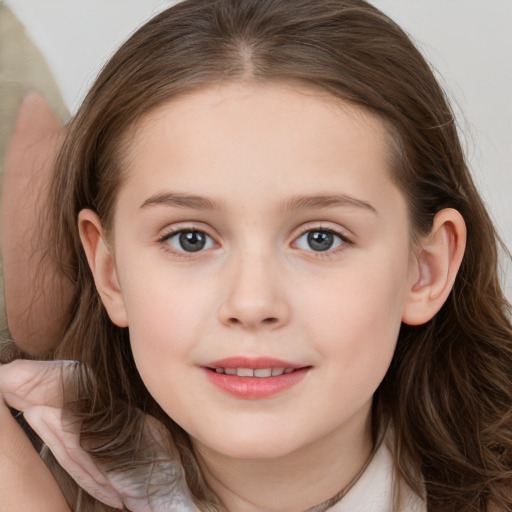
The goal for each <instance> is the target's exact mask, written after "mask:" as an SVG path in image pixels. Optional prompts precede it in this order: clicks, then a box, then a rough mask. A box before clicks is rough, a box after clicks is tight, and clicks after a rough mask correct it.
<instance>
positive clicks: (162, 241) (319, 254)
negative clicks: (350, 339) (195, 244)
mask: <svg viewBox="0 0 512 512" xmlns="http://www.w3.org/2000/svg"><path fill="white" fill-rule="evenodd" d="M314 232H321V233H328V234H331V235H333V236H334V237H337V238H338V239H339V244H338V246H336V247H335V248H334V249H326V250H325V251H315V250H313V249H310V250H308V249H304V250H305V251H306V252H308V253H310V254H311V255H312V256H313V257H315V258H330V257H333V256H335V255H337V254H338V253H339V252H341V251H343V250H344V249H345V248H346V246H347V245H348V246H351V245H353V243H352V242H351V241H350V240H349V239H348V238H347V237H346V235H344V234H342V233H340V232H339V231H337V230H335V229H332V228H330V227H323V226H311V227H308V228H307V229H304V230H303V231H302V232H301V233H300V234H299V235H298V236H297V237H295V238H294V241H293V243H294V244H296V243H297V241H298V240H300V239H301V238H302V237H304V236H305V235H307V234H308V233H314ZM182 233H198V234H201V235H205V236H206V237H208V238H209V239H210V240H211V241H213V243H215V241H214V239H213V237H212V236H210V235H209V234H208V233H207V232H206V231H204V230H201V229H198V228H195V227H192V226H191V227H184V228H179V229H174V230H169V231H167V232H165V233H164V234H162V235H161V236H160V237H159V238H158V240H157V243H158V244H159V245H160V247H161V248H162V250H164V251H165V252H168V253H169V252H170V253H172V254H173V255H174V256H178V257H183V258H190V257H191V256H193V255H194V254H196V253H197V254H199V253H202V252H204V250H205V249H204V248H201V249H199V250H198V251H185V250H178V249H175V248H173V247H172V246H171V245H170V244H169V240H170V239H172V238H173V237H175V236H178V235H180V234H182ZM207 243H208V242H207ZM210 248H211V247H208V248H207V249H210Z"/></svg>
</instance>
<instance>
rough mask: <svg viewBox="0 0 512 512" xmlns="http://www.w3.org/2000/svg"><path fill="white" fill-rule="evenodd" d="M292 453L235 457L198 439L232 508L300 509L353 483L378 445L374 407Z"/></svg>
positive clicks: (205, 466)
mask: <svg viewBox="0 0 512 512" xmlns="http://www.w3.org/2000/svg"><path fill="white" fill-rule="evenodd" d="M364 413H365V414H364V415H362V416H361V418H360V419H359V418H358V420H359V421H355V422H351V424H350V425H344V426H343V427H342V428H340V429H338V430H336V431H335V432H331V433H329V434H328V435H326V436H324V437H322V438H320V439H317V440H315V441H314V442H313V443H310V444H309V445H306V446H302V447H300V448H299V449H297V450H295V451H294V452H292V453H289V454H287V455H284V456H280V457H277V458H268V459H242V460H241V459H233V458H230V457H227V456H224V455H222V454H219V453H217V452H214V451H212V450H210V449H208V448H207V447H206V446H204V445H202V444H201V443H199V442H198V441H194V442H193V444H194V449H195V452H196V456H197V459H198V461H199V464H200V466H201V469H202V471H203V474H204V476H205V478H206V481H207V482H208V484H209V486H210V487H211V489H212V490H213V491H214V492H215V494H216V495H217V496H218V497H219V498H220V500H221V502H222V503H223V504H224V506H225V507H226V509H227V510H228V511H230V512H235V511H236V512H261V511H262V510H265V511H267V512H297V511H298V510H306V509H308V508H310V507H313V506H315V505H318V504H320V503H322V502H324V501H326V500H328V499H330V498H332V497H333V496H335V495H336V494H338V493H339V492H340V491H341V490H342V489H344V488H345V487H346V486H348V485H349V484H350V483H351V482H352V480H353V479H354V478H355V477H356V476H357V475H358V474H359V472H360V471H361V469H362V468H363V467H364V465H365V463H366V461H367V460H368V458H369V457H370V455H371V452H372V449H373V442H372V434H371V421H370V411H369V409H368V410H367V411H364Z"/></svg>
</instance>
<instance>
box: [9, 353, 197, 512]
mask: <svg viewBox="0 0 512 512" xmlns="http://www.w3.org/2000/svg"><path fill="white" fill-rule="evenodd" d="M78 368H79V367H78V363H75V362H69V361H52V362H41V361H25V360H18V361H14V362H13V363H10V364H8V365H4V366H3V367H0V390H1V392H2V394H3V396H4V399H5V400H6V402H7V403H8V404H9V405H11V407H14V408H16V409H18V410H20V411H23V412H24V414H25V418H26V420H27V421H28V422H29V424H30V425H31V426H32V428H33V429H34V430H35V431H36V432H37V434H38V435H39V436H40V437H41V438H42V439H43V441H44V442H45V443H46V444H47V445H48V447H49V448H50V450H51V451H52V452H53V454H54V456H55V457H56V459H57V460H58V462H59V463H60V465H61V466H62V467H63V468H64V469H65V470H66V471H67V472H68V473H69V474H70V475H71V476H72V477H73V479H74V480H75V481H76V482H77V483H78V484H79V485H80V486H81V487H82V488H83V489H85V490H86V491H87V492H88V493H89V494H90V495H92V496H93V497H95V498H96V499H98V500H99V501H101V502H103V503H105V504H107V505H109V506H111V507H114V508H119V509H122V508H123V506H125V507H127V508H128V509H130V510H131V511H132V512H171V511H172V512H198V510H199V509H198V508H197V507H196V506H195V505H194V502H193V500H192V498H191V496H190V493H189V490H188V488H187V485H186V481H185V474H184V470H183V467H182V466H181V464H180V462H179V460H178V459H177V455H176V449H175V448H174V446H173V445H172V444H171V443H170V439H169V433H168V432H167V430H166V429H165V427H164V426H163V425H162V424H161V423H160V422H158V421H157V420H156V419H155V418H153V417H151V416H148V415H144V414H143V413H142V412H140V414H141V415H142V416H143V422H142V423H141V424H142V425H143V430H142V432H141V435H140V445H139V447H138V450H137V461H136V463H135V462H134V463H133V465H131V466H130V467H124V468H123V467H121V468H118V467H114V468H113V469H110V468H108V467H107V466H106V465H105V464H101V463H99V462H98V461H96V460H94V459H93V457H91V455H89V454H88V453H87V452H86V451H85V450H84V449H82V447H81V446H80V423H79V421H77V418H75V417H73V415H72V414H71V413H70V412H69V411H67V410H65V409H63V404H64V396H63V389H64V387H65V388H66V390H68V389H69V388H70V387H72V386H69V385H68V384H70V383H72V380H73V379H74V378H75V377H76V375H77V371H78ZM63 384H66V385H65V386H63Z"/></svg>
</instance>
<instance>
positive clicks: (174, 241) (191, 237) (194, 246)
mask: <svg viewBox="0 0 512 512" xmlns="http://www.w3.org/2000/svg"><path fill="white" fill-rule="evenodd" d="M162 241H163V242H165V243H167V244H168V245H170V246H171V247H172V248H173V249H175V250H176V251H178V252H199V251H202V250H204V249H211V248H212V247H213V246H214V241H213V239H212V238H211V237H210V236H209V235H207V234H206V233H204V232H203V231H197V230H195V229H184V230H181V231H176V232H174V233H170V234H169V235H166V236H165V238H164V239H163V240H162Z"/></svg>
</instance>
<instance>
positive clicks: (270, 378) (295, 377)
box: [203, 357, 312, 400]
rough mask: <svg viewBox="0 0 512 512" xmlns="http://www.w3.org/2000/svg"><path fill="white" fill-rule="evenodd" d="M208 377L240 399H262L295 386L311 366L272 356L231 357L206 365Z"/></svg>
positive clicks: (224, 390)
mask: <svg viewBox="0 0 512 512" xmlns="http://www.w3.org/2000/svg"><path fill="white" fill-rule="evenodd" d="M203 369H204V370H205V371H206V374H207V377H208V380H209V381H210V382H211V383H212V384H214V385H215V386H216V387H217V388H219V389H220V390H221V391H223V392H224V393H227V394H228V395H231V396H234V397H236V398H241V399H248V400H260V399H265V398H270V397H272V396H274V395H278V394H280V393H282V392H284V391H285V390H287V389H289V388H291V387H293V386H295V385H296V384H298V383H299V382H300V381H302V379H303V378H304V377H305V376H306V375H307V374H308V373H309V370H311V369H312V367H311V366H303V365H297V364H293V363H289V362H286V361H281V360H277V359H270V358H256V359H251V358H240V357H237V358H228V359H223V360H220V361H216V362H213V363H209V364H207V365H205V366H203Z"/></svg>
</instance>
